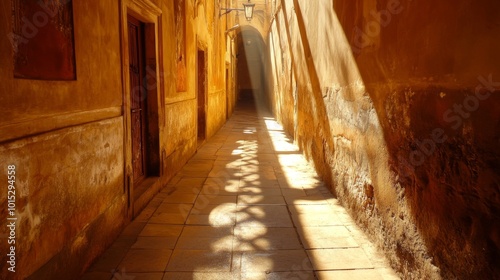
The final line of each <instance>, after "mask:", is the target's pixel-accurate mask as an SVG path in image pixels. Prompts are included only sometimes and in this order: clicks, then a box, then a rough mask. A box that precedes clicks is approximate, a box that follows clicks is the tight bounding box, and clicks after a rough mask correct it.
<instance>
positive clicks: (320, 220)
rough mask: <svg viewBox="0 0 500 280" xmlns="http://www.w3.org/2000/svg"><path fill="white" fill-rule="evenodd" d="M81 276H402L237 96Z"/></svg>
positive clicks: (284, 141) (276, 129) (266, 118)
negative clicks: (233, 107)
mask: <svg viewBox="0 0 500 280" xmlns="http://www.w3.org/2000/svg"><path fill="white" fill-rule="evenodd" d="M82 279H92V280H99V279H116V280H128V279H130V280H132V279H136V280H140V279H152V280H153V279H154V280H161V279H163V280H167V279H168V280H170V279H173V280H182V279H200V280H210V279H217V280H220V279H255V280H259V279H349V280H355V279H362V280H367V279H381V280H383V279H385V280H389V279H399V278H398V276H397V275H396V273H395V272H394V271H393V270H392V269H391V268H390V267H389V265H388V263H387V261H386V259H385V258H384V256H383V255H382V254H381V253H380V252H379V251H378V250H377V249H376V248H375V247H374V246H373V245H372V244H371V243H370V241H369V240H368V239H367V238H366V236H365V235H364V234H363V233H362V231H361V230H360V229H359V228H358V227H357V226H356V225H355V223H354V222H353V220H352V219H351V218H350V217H349V215H348V214H347V213H346V211H345V209H344V208H342V207H341V206H340V205H339V203H338V202H337V200H336V199H335V198H334V197H333V196H332V194H331V193H330V192H329V191H328V189H327V188H326V187H325V186H324V185H323V183H322V182H321V181H320V180H319V179H318V177H317V174H316V173H315V171H314V169H313V168H312V167H311V166H310V165H309V164H308V163H307V161H306V160H305V159H304V157H303V156H302V154H301V153H300V151H299V150H298V148H297V147H296V146H295V145H294V144H293V142H292V140H291V139H290V138H289V137H287V136H286V134H285V133H284V131H283V128H282V127H281V126H280V125H279V124H278V123H277V122H276V121H275V120H274V118H272V117H271V116H270V115H266V114H261V113H259V114H258V113H257V110H256V109H255V108H254V107H253V106H251V105H246V106H240V107H239V108H238V110H237V111H236V112H235V113H234V115H233V116H232V117H231V118H230V120H229V121H228V122H227V123H226V124H225V126H224V127H223V128H222V129H221V130H220V131H219V132H218V133H217V134H216V135H215V136H213V137H212V138H211V139H209V140H208V141H207V142H206V143H205V144H203V146H202V147H201V149H199V151H198V152H197V154H196V155H195V156H194V157H193V158H192V159H191V160H190V161H189V162H188V163H187V164H186V165H185V166H184V168H183V169H182V170H181V171H180V172H179V173H178V174H177V175H176V177H175V178H173V179H172V180H171V182H170V183H169V184H168V185H167V186H166V187H165V188H164V189H163V190H162V191H161V192H160V193H159V194H158V195H157V196H156V197H155V198H154V199H153V200H152V201H151V202H150V203H149V205H148V206H147V207H146V208H145V209H144V210H143V211H142V212H141V214H140V215H139V216H138V217H137V218H136V219H135V220H134V221H133V222H132V223H131V224H130V225H129V226H128V227H127V228H126V229H125V230H124V231H123V232H122V234H121V235H120V236H119V238H118V239H117V240H116V241H115V243H114V244H113V245H112V246H111V247H110V248H109V249H108V250H107V251H106V252H105V253H104V254H103V255H102V256H101V257H100V258H99V259H98V260H97V261H96V263H95V264H94V265H93V266H91V267H90V269H89V270H88V271H87V273H86V274H85V275H84V276H83V278H82Z"/></svg>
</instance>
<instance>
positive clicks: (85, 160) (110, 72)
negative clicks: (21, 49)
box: [0, 0, 236, 279]
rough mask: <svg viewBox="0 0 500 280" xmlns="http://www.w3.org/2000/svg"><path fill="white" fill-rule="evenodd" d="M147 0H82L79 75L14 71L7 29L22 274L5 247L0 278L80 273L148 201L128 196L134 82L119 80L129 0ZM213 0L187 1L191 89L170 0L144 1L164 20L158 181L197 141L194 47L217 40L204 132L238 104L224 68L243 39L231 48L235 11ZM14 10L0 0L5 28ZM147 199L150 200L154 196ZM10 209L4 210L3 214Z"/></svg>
mask: <svg viewBox="0 0 500 280" xmlns="http://www.w3.org/2000/svg"><path fill="white" fill-rule="evenodd" d="M139 2H141V0H137V1H136V0H124V1H98V0H90V1H73V16H74V41H75V57H76V71H77V73H76V76H77V79H76V80H74V81H38V80H29V79H14V78H13V58H12V52H13V49H12V46H11V44H10V42H9V40H0V109H1V110H2V114H1V116H0V163H2V165H3V166H1V167H0V170H1V172H2V174H7V165H10V164H14V165H16V172H17V174H16V178H17V181H16V208H17V212H16V217H17V218H18V220H17V229H18V230H17V232H16V233H17V243H16V250H17V251H16V255H17V266H16V271H17V273H15V274H11V273H9V272H8V270H7V263H6V261H7V256H6V255H5V254H4V255H3V256H2V257H1V261H2V265H1V266H0V268H1V272H0V278H2V279H25V278H27V277H30V278H31V279H55V278H57V279H74V277H75V275H78V274H79V273H81V272H83V271H84V270H85V269H87V268H88V267H89V266H90V265H91V264H92V262H93V260H94V259H95V258H96V257H98V256H99V254H101V253H102V252H103V251H104V250H105V249H106V247H107V246H109V245H110V244H111V242H112V241H113V240H114V239H115V238H116V236H117V235H118V234H119V233H120V231H121V230H122V229H123V227H124V226H125V225H126V224H127V223H129V222H130V220H131V219H132V218H133V215H135V214H137V212H138V211H139V210H140V209H133V207H136V206H137V205H134V201H130V205H131V206H130V208H129V207H127V205H128V201H127V198H128V195H127V192H128V189H127V188H128V183H127V177H128V176H129V175H130V170H129V168H130V166H131V163H130V157H129V153H128V152H127V149H128V148H127V146H128V145H129V144H130V143H128V142H127V141H128V140H127V139H129V136H128V133H130V132H129V131H128V129H127V113H124V110H123V109H122V105H124V104H126V102H124V98H123V96H126V95H125V92H126V90H125V89H126V88H127V87H128V85H123V84H122V83H123V75H122V70H123V66H122V62H123V61H122V59H123V54H122V50H123V43H122V42H121V40H122V39H123V37H121V36H122V34H121V33H120V32H121V31H120V30H121V28H122V26H123V25H122V22H121V18H123V14H121V12H122V11H123V10H122V8H123V7H125V5H130V6H133V5H136V4H131V3H139ZM206 2H207V3H205V1H197V3H198V4H197V7H196V9H197V11H198V12H197V13H196V15H195V12H194V9H195V7H193V1H185V3H186V9H185V11H186V15H185V18H186V42H185V43H186V60H187V69H188V71H187V73H186V76H187V77H186V78H187V83H186V85H187V89H186V91H185V92H178V91H177V90H176V78H177V75H178V73H177V68H176V57H175V49H176V45H175V44H176V43H175V40H173V39H174V38H175V34H176V33H175V22H174V6H173V3H172V1H170V0H155V1H151V2H149V1H147V0H146V3H152V4H153V6H156V7H158V9H156V11H159V12H160V14H161V16H160V19H161V21H158V22H161V26H157V30H159V31H161V34H158V35H160V36H159V37H158V38H159V39H161V41H160V42H157V43H158V55H159V58H158V61H157V66H158V70H159V73H158V77H159V78H160V80H161V81H159V82H158V83H157V85H155V86H154V87H155V89H156V87H158V89H159V91H158V103H159V105H158V106H159V110H158V112H159V114H160V115H159V116H158V118H159V138H160V144H159V149H160V161H161V162H160V166H161V168H162V169H161V170H160V176H159V177H158V178H156V180H157V182H156V183H155V186H156V187H155V188H154V189H153V192H154V191H157V189H156V188H161V187H162V186H163V185H165V184H166V183H167V182H168V181H169V180H170V179H171V178H172V177H173V176H174V175H175V173H176V172H177V171H178V170H179V169H180V168H181V167H182V165H183V164H184V163H185V162H186V161H187V160H188V159H189V158H190V157H191V156H192V155H193V154H194V153H195V152H196V148H197V139H196V132H197V122H196V121H197V100H196V98H197V95H196V82H195V81H196V76H195V75H196V72H194V71H192V69H195V68H196V67H195V66H196V48H197V46H199V45H201V46H204V47H205V48H206V49H207V50H208V52H207V66H208V73H207V80H208V100H207V104H208V106H207V108H208V112H207V124H208V135H207V136H211V135H213V134H214V133H215V132H216V131H217V130H218V129H219V128H220V127H221V126H222V125H223V124H224V122H225V120H226V117H227V116H226V100H230V102H231V104H229V108H230V110H229V113H231V112H232V108H234V102H235V100H236V99H235V96H234V90H233V91H231V92H230V93H229V97H227V96H226V79H225V74H226V67H228V68H229V69H233V71H229V74H230V75H231V76H230V77H229V78H230V79H233V76H234V75H233V73H234V63H233V60H234V56H235V55H234V46H233V47H232V48H233V51H229V52H228V53H226V36H225V34H224V31H225V30H226V25H229V24H232V22H234V17H230V18H228V19H226V18H221V19H219V17H218V14H217V13H216V11H217V10H218V7H216V6H215V5H216V4H215V3H214V1H206ZM121 5H124V6H121ZM148 5H149V4H148ZM153 6H151V7H153ZM137 7H138V6H137ZM10 11H11V1H4V2H2V4H0V14H1V15H2V18H4V19H5V20H2V21H0V37H3V38H7V34H9V33H10V32H11V30H12V27H11V21H10V18H11V15H10ZM125 11H126V9H125ZM133 13H137V14H140V13H148V12H147V11H145V10H143V11H135V12H133ZM134 15H135V14H134ZM125 18H126V15H125ZM226 22H227V23H226ZM229 46H231V44H229ZM226 62H227V63H228V65H226ZM233 88H234V85H233ZM124 108H126V105H124ZM153 194H154V193H153ZM149 195H151V194H149ZM6 196H7V191H2V192H0V204H1V205H7V197H6ZM141 199H142V200H141V203H142V204H143V205H144V203H147V200H148V199H149V197H146V198H141ZM6 210H7V209H6V208H4V210H2V211H1V212H0V213H1V214H0V219H1V220H2V221H6V218H7V212H6ZM4 232H5V231H4V230H2V231H1V232H0V233H4ZM2 240H3V241H5V239H3V238H2ZM7 245H8V244H7V242H6V241H5V242H0V251H1V252H7ZM7 277H9V278H7Z"/></svg>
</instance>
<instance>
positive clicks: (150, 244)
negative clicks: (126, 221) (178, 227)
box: [132, 236, 178, 249]
mask: <svg viewBox="0 0 500 280" xmlns="http://www.w3.org/2000/svg"><path fill="white" fill-rule="evenodd" d="M177 238H178V237H177V236H170V237H156V236H139V237H137V241H136V242H135V243H134V244H133V245H132V248H133V249H174V247H175V244H176V243H177Z"/></svg>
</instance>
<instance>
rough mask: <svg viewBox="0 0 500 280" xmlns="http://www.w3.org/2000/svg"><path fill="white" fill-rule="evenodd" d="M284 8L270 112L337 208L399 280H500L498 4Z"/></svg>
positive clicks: (292, 2)
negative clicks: (385, 257)
mask: <svg viewBox="0 0 500 280" xmlns="http://www.w3.org/2000/svg"><path fill="white" fill-rule="evenodd" d="M278 2H280V3H279V4H281V5H280V7H279V8H278V9H277V12H276V14H275V17H274V21H273V22H272V25H271V28H270V33H269V36H268V39H267V47H268V54H269V56H268V65H269V69H268V73H267V76H268V77H272V78H271V79H269V82H270V83H269V94H270V99H271V103H272V108H273V110H274V112H275V114H276V116H277V118H278V119H279V120H280V121H281V122H282V123H283V125H284V127H285V128H286V129H287V131H288V132H289V133H290V134H292V135H294V136H295V141H296V142H297V143H298V144H299V145H300V147H301V148H302V149H303V151H304V153H305V154H306V155H307V156H308V158H309V159H310V160H311V161H312V162H314V164H315V167H316V169H317V170H318V172H319V173H320V174H321V175H322V177H323V178H324V179H325V181H327V182H330V184H331V188H332V190H333V192H334V193H335V194H336V195H337V196H338V198H339V199H340V201H342V202H343V203H344V205H345V206H347V207H348V208H349V209H351V214H352V215H353V216H354V217H355V218H356V220H357V221H358V223H359V224H361V225H363V226H364V228H365V229H366V230H367V232H369V233H370V234H371V236H372V237H373V238H374V239H375V240H377V242H378V244H379V246H380V247H381V248H383V249H384V250H385V251H386V252H387V254H388V257H389V258H390V259H391V261H392V262H393V265H394V267H396V268H397V269H398V270H399V272H400V273H401V275H402V276H404V278H407V279H408V278H409V279H438V278H444V279H451V278H459V279H486V278H496V277H498V275H499V273H500V272H499V271H498V267H497V266H496V263H495V260H496V259H497V258H498V254H499V252H500V247H499V246H498V240H499V229H498V226H496V224H498V221H499V217H498V209H499V206H500V201H499V200H498V194H499V192H500V189H499V185H500V184H499V181H500V178H499V175H498V174H499V173H500V172H499V170H498V166H500V163H499V162H500V154H499V149H498V144H499V139H500V126H499V123H500V113H499V110H498V104H499V102H500V100H499V98H498V93H499V88H500V85H499V83H498V82H496V81H498V80H500V68H499V67H498V63H496V62H494V61H498V55H499V54H498V52H496V51H494V49H496V48H498V47H500V40H499V39H498V36H496V35H495V34H497V33H498V31H499V21H498V19H497V18H496V17H495V16H494V14H498V12H499V11H500V5H498V4H497V3H494V2H493V1H481V2H473V1H465V2H461V3H460V5H458V6H456V5H455V3H454V2H452V1H444V2H440V3H434V2H431V1H425V2H422V1H420V2H415V1H402V0H401V1H396V0H390V1H335V2H334V4H332V2H331V1H314V2H311V1H306V0H282V1H278ZM465 19H468V20H467V21H465ZM469 22H473V23H472V24H469ZM487 84H489V86H487ZM476 90H477V91H476ZM454 104H457V105H454ZM454 106H461V108H462V109H461V110H462V111H463V112H461V111H458V110H460V108H458V107H454ZM444 138H446V139H444Z"/></svg>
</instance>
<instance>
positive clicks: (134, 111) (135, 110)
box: [131, 108, 142, 113]
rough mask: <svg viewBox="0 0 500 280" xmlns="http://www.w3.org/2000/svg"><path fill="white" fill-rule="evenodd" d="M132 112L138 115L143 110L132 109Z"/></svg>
mask: <svg viewBox="0 0 500 280" xmlns="http://www.w3.org/2000/svg"><path fill="white" fill-rule="evenodd" d="M131 111H132V113H137V112H140V111H142V109H140V108H137V109H132V110H131Z"/></svg>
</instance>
